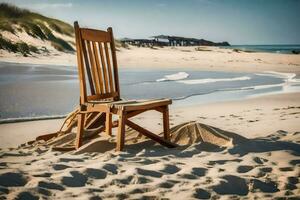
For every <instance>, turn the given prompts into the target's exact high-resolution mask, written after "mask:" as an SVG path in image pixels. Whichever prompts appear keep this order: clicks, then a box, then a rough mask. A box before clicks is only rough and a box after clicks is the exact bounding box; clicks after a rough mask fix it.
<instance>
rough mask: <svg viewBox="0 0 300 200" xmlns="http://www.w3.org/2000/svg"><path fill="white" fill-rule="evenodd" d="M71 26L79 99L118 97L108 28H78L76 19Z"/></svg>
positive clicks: (116, 73) (114, 49)
mask: <svg viewBox="0 0 300 200" xmlns="http://www.w3.org/2000/svg"><path fill="white" fill-rule="evenodd" d="M74 28H75V38H76V51H77V63H78V73H79V83H80V103H81V104H84V103H86V102H87V101H89V100H90V99H93V100H105V99H113V100H119V99H120V86H119V77H118V65H117V58H116V48H115V43H114V37H113V32H112V28H108V29H107V31H101V30H94V29H88V28H80V27H79V24H78V22H74ZM86 80H88V83H87V82H86ZM87 87H88V88H89V90H88V89H87Z"/></svg>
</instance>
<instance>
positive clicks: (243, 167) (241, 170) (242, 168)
mask: <svg viewBox="0 0 300 200" xmlns="http://www.w3.org/2000/svg"><path fill="white" fill-rule="evenodd" d="M253 168H254V167H253V166H250V165H240V166H238V168H237V172H238V173H247V172H249V171H251V170H252V169H253Z"/></svg>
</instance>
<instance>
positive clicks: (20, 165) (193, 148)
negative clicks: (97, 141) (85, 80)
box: [0, 125, 300, 199]
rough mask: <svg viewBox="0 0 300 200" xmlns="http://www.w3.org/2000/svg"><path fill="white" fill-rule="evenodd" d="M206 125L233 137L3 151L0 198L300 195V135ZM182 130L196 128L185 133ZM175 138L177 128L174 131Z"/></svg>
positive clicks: (221, 197) (0, 168)
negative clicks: (171, 144)
mask: <svg viewBox="0 0 300 200" xmlns="http://www.w3.org/2000/svg"><path fill="white" fill-rule="evenodd" d="M201 126H202V128H203V127H205V126H206V125H201ZM189 128H191V127H189ZM192 128H193V127H192ZM209 128H211V129H214V130H216V131H218V133H221V134H222V135H223V137H224V138H230V139H231V144H230V145H227V146H222V147H221V146H218V145H212V144H209V143H207V142H203V141H202V140H197V139H196V140H195V141H197V142H195V143H193V144H189V145H184V146H181V147H178V148H175V149H167V148H164V147H162V146H160V145H155V144H154V143H153V142H151V141H144V142H142V143H143V145H139V144H134V143H132V144H130V145H128V146H126V151H125V152H120V153H117V152H114V151H113V150H112V151H108V152H105V153H99V152H85V153H84V151H83V150H81V153H80V154H78V152H77V153H75V152H70V153H61V152H53V151H51V150H49V149H47V148H46V147H44V146H39V147H36V148H33V149H32V148H31V149H30V148H24V147H20V148H15V149H9V150H2V151H1V155H0V159H1V161H0V194H1V196H0V198H3V199H5V198H8V199H13V198H15V199H39V198H42V199H71V198H72V199H160V198H169V199H175V198H176V199H231V198H251V199H252V198H255V197H257V198H262V199H276V198H278V199H280V198H286V197H289V198H295V199H296V198H298V197H299V189H300V183H299V175H300V174H299V173H300V171H299V169H300V168H299V165H300V158H299V155H300V143H299V141H300V138H299V136H300V134H298V133H293V132H283V131H278V132H276V133H274V134H272V135H269V136H267V137H260V138H253V139H247V138H244V137H242V136H240V135H238V134H235V133H232V132H226V131H223V130H221V129H217V128H215V127H209ZM205 130H207V129H205ZM203 133H204V132H202V135H203ZM185 136H186V137H191V136H195V134H192V135H189V134H187V132H186V134H185ZM180 137H184V136H183V135H181V136H180ZM176 138H177V139H178V138H179V135H176V137H175V136H173V139H176ZM194 139H195V138H194ZM180 141H181V142H183V141H190V140H189V139H188V138H181V139H180ZM145 142H146V144H147V146H146V148H145ZM85 149H88V148H87V147H85Z"/></svg>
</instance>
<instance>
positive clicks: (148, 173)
mask: <svg viewBox="0 0 300 200" xmlns="http://www.w3.org/2000/svg"><path fill="white" fill-rule="evenodd" d="M137 173H138V174H140V175H143V176H150V177H154V178H160V177H162V175H163V174H162V173H161V172H157V171H152V170H146V169H141V168H137Z"/></svg>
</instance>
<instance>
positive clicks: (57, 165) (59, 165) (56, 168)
mask: <svg viewBox="0 0 300 200" xmlns="http://www.w3.org/2000/svg"><path fill="white" fill-rule="evenodd" d="M52 168H53V169H54V170H64V169H67V168H70V166H67V165H62V164H54V165H53V166H52Z"/></svg>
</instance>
